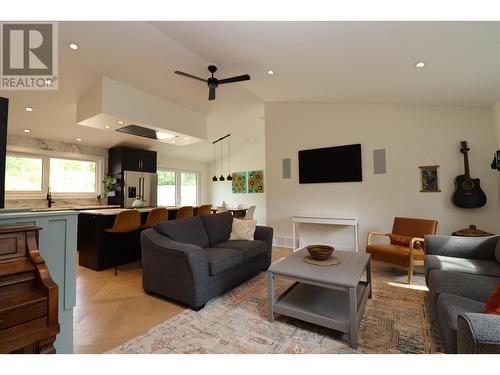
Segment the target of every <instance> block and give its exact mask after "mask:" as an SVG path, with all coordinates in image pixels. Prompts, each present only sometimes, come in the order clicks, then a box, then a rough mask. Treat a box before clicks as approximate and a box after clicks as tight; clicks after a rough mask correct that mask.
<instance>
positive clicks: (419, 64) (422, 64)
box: [415, 61, 425, 68]
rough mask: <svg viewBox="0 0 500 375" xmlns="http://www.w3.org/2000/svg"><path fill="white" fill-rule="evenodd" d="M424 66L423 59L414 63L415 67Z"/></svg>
mask: <svg viewBox="0 0 500 375" xmlns="http://www.w3.org/2000/svg"><path fill="white" fill-rule="evenodd" d="M424 66H425V63H424V62H423V61H419V62H418V63H416V64H415V68H423V67H424Z"/></svg>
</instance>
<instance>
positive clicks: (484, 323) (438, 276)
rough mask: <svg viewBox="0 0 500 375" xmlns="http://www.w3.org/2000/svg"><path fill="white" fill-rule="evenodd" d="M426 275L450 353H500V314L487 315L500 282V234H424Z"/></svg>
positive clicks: (434, 307) (441, 330) (440, 326)
mask: <svg viewBox="0 0 500 375" xmlns="http://www.w3.org/2000/svg"><path fill="white" fill-rule="evenodd" d="M425 251H426V256H425V258H424V264H425V279H426V282H427V286H428V287H429V291H430V292H431V301H432V307H433V309H434V311H435V313H436V318H437V321H438V325H439V329H440V333H441V340H442V342H443V346H444V350H445V352H447V353H500V316H499V315H490V314H484V313H483V311H484V310H485V303H486V301H487V300H488V299H489V298H490V296H491V295H492V294H493V292H494V291H495V288H496V286H497V285H498V284H500V263H499V260H500V236H492V237H479V238H466V237H453V236H426V237H425Z"/></svg>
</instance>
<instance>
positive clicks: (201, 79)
mask: <svg viewBox="0 0 500 375" xmlns="http://www.w3.org/2000/svg"><path fill="white" fill-rule="evenodd" d="M174 73H175V74H179V75H181V76H184V77H188V78H193V79H197V80H198V81H202V82H207V80H206V79H203V78H200V77H196V76H194V75H192V74H188V73H184V72H181V71H179V70H176V71H175V72H174Z"/></svg>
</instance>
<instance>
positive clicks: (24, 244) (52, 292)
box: [0, 224, 59, 354]
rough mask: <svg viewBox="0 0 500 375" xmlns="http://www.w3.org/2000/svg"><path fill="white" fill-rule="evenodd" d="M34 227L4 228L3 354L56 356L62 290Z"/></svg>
mask: <svg viewBox="0 0 500 375" xmlns="http://www.w3.org/2000/svg"><path fill="white" fill-rule="evenodd" d="M39 230H40V228H38V227H36V226H33V225H25V224H21V225H0V353H27V354H34V353H43V354H48V353H55V348H54V342H55V340H56V336H57V334H58V333H59V323H58V317H57V303H58V301H57V299H58V287H57V284H56V283H55V282H54V281H53V280H52V278H51V277H50V274H49V270H48V268H47V266H46V264H45V261H44V260H43V259H42V257H41V256H40V252H39V250H38V231H39Z"/></svg>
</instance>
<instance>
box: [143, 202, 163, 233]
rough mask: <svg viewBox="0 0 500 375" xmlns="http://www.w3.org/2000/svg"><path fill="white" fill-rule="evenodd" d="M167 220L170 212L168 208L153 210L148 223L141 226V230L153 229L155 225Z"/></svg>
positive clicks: (149, 214) (147, 220) (150, 212)
mask: <svg viewBox="0 0 500 375" xmlns="http://www.w3.org/2000/svg"><path fill="white" fill-rule="evenodd" d="M166 220H168V210H167V209H166V208H164V207H159V208H153V209H152V210H151V211H149V213H148V218H147V219H146V223H145V224H142V225H141V229H143V230H144V229H149V228H152V227H153V225H155V224H157V223H159V222H160V221H166Z"/></svg>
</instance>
